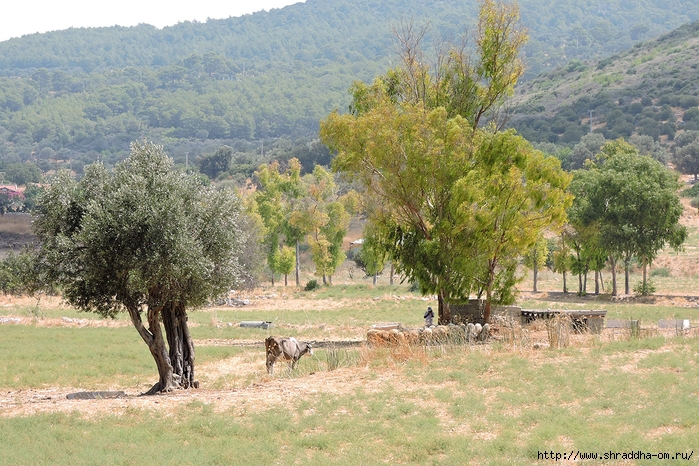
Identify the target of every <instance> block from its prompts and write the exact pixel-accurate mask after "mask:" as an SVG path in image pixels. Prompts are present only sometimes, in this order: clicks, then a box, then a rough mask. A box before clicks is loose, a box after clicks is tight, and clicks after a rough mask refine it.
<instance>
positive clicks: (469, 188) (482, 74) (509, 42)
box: [321, 0, 569, 323]
mask: <svg viewBox="0 0 699 466" xmlns="http://www.w3.org/2000/svg"><path fill="white" fill-rule="evenodd" d="M518 18H519V16H518V10H517V8H516V6H508V5H504V4H499V3H496V2H494V1H491V0H485V1H483V2H482V3H481V9H480V14H479V23H478V28H477V35H476V56H475V57H472V56H470V55H469V54H467V53H466V52H465V49H463V48H459V47H450V48H448V49H447V50H446V52H445V53H443V54H440V55H439V57H438V65H437V67H436V71H433V72H431V71H430V68H429V67H428V65H427V61H426V60H425V59H424V56H423V54H422V52H421V51H420V48H419V41H420V39H421V37H422V33H421V31H416V30H415V29H413V28H412V26H411V25H409V26H408V27H407V28H406V29H404V30H403V31H401V33H400V34H399V38H400V39H401V44H402V46H403V51H402V54H401V57H402V59H403V66H402V67H400V68H397V69H395V70H390V71H389V72H388V73H387V74H386V75H385V76H383V77H381V78H379V79H377V80H376V81H375V82H374V83H373V84H372V85H366V84H361V83H357V84H355V85H354V87H353V89H352V91H353V95H354V100H353V103H352V106H351V108H350V110H351V114H350V115H340V114H339V113H333V114H331V115H330V116H329V117H328V118H327V119H326V120H325V121H323V122H321V137H322V139H323V140H324V141H325V142H326V144H328V146H329V147H331V148H332V149H334V150H336V151H338V155H337V157H336V158H335V160H334V162H333V167H334V168H335V169H336V170H339V171H342V172H345V173H347V174H349V175H350V176H352V177H355V178H357V179H358V180H360V181H361V182H362V183H363V184H364V186H365V187H366V188H367V195H368V196H370V197H371V199H372V200H371V202H370V203H371V204H373V205H375V206H380V208H374V209H373V210H371V211H370V212H369V216H370V221H371V222H373V223H374V224H375V225H376V230H375V231H377V238H381V239H382V242H383V244H384V247H385V248H386V250H387V251H388V252H389V255H390V257H391V259H392V260H395V261H396V262H397V263H398V264H399V265H398V267H399V270H401V271H402V272H403V273H405V274H406V275H407V276H408V277H409V278H410V279H411V280H412V281H414V282H417V283H418V284H419V285H420V288H421V290H422V291H423V292H424V293H434V294H436V295H437V297H438V300H439V321H440V322H441V323H446V322H449V321H450V320H451V313H450V310H449V305H448V303H449V302H450V301H459V300H463V299H466V298H468V297H469V295H470V293H471V292H472V291H476V292H477V293H478V294H479V295H484V296H485V302H486V304H485V312H484V314H485V319H486V321H487V320H489V318H490V308H491V303H493V302H496V303H497V302H507V301H510V300H511V299H512V290H513V286H514V283H515V275H514V272H515V270H516V258H517V257H518V256H519V255H521V254H523V253H524V252H525V251H526V250H527V249H528V248H530V247H531V246H532V245H533V244H534V242H535V241H536V238H537V236H538V234H539V232H540V231H541V229H542V228H544V227H548V226H551V225H553V226H556V225H558V224H560V222H561V221H562V220H563V219H564V218H565V211H564V210H565V207H566V206H567V204H568V203H569V198H568V196H567V195H566V194H565V193H564V190H565V188H566V187H567V184H568V182H569V177H567V176H566V175H565V174H564V173H563V172H562V171H561V170H560V163H559V162H558V161H557V160H554V159H553V158H547V157H545V156H544V155H543V154H542V153H541V152H539V151H535V150H533V148H532V147H531V145H530V144H528V143H527V142H526V141H524V140H523V139H522V138H521V137H519V136H517V135H516V134H515V133H514V132H513V131H507V132H501V131H499V128H500V127H501V126H502V123H503V121H504V119H503V118H502V117H503V113H506V112H505V111H506V107H505V104H506V99H507V97H508V96H509V95H511V94H512V92H513V89H514V85H515V83H516V82H517V79H518V78H519V77H520V76H521V74H522V72H523V67H522V63H521V61H520V60H519V58H518V52H519V50H520V48H521V46H522V44H523V43H524V40H525V39H526V35H525V33H524V32H523V31H522V30H521V29H520V28H519V27H518V23H517V21H518Z"/></svg>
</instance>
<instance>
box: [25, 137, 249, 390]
mask: <svg viewBox="0 0 699 466" xmlns="http://www.w3.org/2000/svg"><path fill="white" fill-rule="evenodd" d="M35 215H36V219H35V222H34V226H35V231H36V234H37V237H38V239H39V241H40V249H39V251H38V257H37V260H38V261H40V263H41V265H42V267H43V268H44V270H45V271H46V273H47V276H48V279H49V281H50V282H52V283H55V284H57V285H59V286H60V289H61V291H62V294H63V298H64V299H65V300H66V301H67V302H68V303H70V304H71V305H73V306H76V307H77V308H79V309H80V310H83V311H89V312H95V313H98V314H100V315H102V316H105V317H114V316H116V315H117V314H118V313H120V312H122V311H125V312H127V313H128V314H129V316H130V318H131V322H132V323H133V325H134V327H135V328H136V330H137V331H138V334H139V335H140V336H141V338H142V339H143V341H144V342H145V343H146V345H147V346H148V349H149V350H150V352H151V355H152V356H153V358H154V360H155V363H156V366H157V369H158V374H159V376H160V378H159V380H158V382H157V383H156V384H154V385H153V387H152V388H151V389H150V390H149V391H148V392H147V394H155V393H158V392H163V391H170V390H172V389H177V388H190V387H197V386H198V382H197V381H196V380H195V376H194V360H195V354H194V345H193V342H192V338H191V336H190V333H189V328H188V325H187V310H188V309H191V308H192V307H197V306H201V305H203V304H205V303H206V302H208V301H209V300H210V299H211V298H212V297H216V296H218V295H220V294H221V293H222V292H224V291H226V290H228V289H230V287H232V286H235V285H236V283H237V281H238V279H239V277H241V275H242V270H241V265H240V262H239V255H240V251H241V250H242V249H243V247H244V243H245V241H246V238H245V235H244V233H243V230H241V228H240V225H241V223H242V215H243V214H242V207H241V202H240V200H239V199H238V198H237V196H236V195H234V194H233V193H232V192H230V191H226V190H216V189H214V188H210V187H205V186H202V184H201V182H200V181H198V179H197V178H196V177H194V176H192V175H189V174H187V173H185V172H183V171H177V170H174V169H173V162H172V160H171V159H170V158H169V157H167V155H166V154H165V153H164V152H163V149H162V147H161V146H156V145H153V144H150V143H146V142H143V143H134V144H132V146H131V155H130V157H129V158H128V159H127V160H125V161H124V162H122V163H120V164H118V165H117V166H116V167H115V168H114V170H113V171H108V170H107V169H106V168H105V167H104V166H103V165H101V164H99V163H97V164H92V165H90V166H88V167H86V168H85V176H84V177H83V178H82V179H81V180H80V181H76V180H75V179H73V178H72V177H71V176H70V174H69V173H68V172H67V171H62V172H59V173H58V174H57V176H56V178H55V179H54V180H53V182H52V183H51V184H50V185H49V186H47V187H46V189H45V191H44V193H43V194H42V195H41V196H40V198H39V200H38V203H37V207H36V209H35ZM163 329H164V332H163Z"/></svg>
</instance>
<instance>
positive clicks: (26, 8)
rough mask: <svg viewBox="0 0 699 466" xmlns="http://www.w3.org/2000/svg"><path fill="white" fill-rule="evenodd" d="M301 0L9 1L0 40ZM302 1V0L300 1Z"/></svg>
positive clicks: (162, 22)
mask: <svg viewBox="0 0 699 466" xmlns="http://www.w3.org/2000/svg"><path fill="white" fill-rule="evenodd" d="M301 1H302V0H169V1H164V0H118V1H106V2H101V1H95V0H10V1H7V2H3V3H5V5H3V6H2V8H0V42H1V41H4V40H7V39H10V38H12V37H20V36H23V35H25V34H33V33H35V32H48V31H56V30H61V29H68V28H70V27H102V26H114V25H118V26H135V25H137V24H140V23H147V24H152V25H153V26H156V27H159V28H162V27H164V26H172V25H173V24H177V23H178V22H183V21H193V20H197V21H201V22H204V21H206V20H207V19H208V18H212V19H221V18H228V17H229V16H242V15H244V14H248V13H254V12H256V11H261V10H266V11H269V10H271V9H272V8H282V7H284V6H286V5H291V4H294V3H300V2H301ZM304 1H305V0H304Z"/></svg>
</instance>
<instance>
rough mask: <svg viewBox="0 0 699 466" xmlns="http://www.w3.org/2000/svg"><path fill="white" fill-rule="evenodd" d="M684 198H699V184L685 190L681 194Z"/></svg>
mask: <svg viewBox="0 0 699 466" xmlns="http://www.w3.org/2000/svg"><path fill="white" fill-rule="evenodd" d="M680 194H681V195H682V197H697V196H699V184H695V185H694V186H692V187H691V188H689V189H685V190H684V191H682V192H681V193H680Z"/></svg>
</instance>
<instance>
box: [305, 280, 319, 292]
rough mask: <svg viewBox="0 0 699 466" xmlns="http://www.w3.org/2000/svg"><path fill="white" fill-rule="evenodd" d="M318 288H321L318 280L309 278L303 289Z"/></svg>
mask: <svg viewBox="0 0 699 466" xmlns="http://www.w3.org/2000/svg"><path fill="white" fill-rule="evenodd" d="M318 288H320V284H319V283H318V280H309V282H308V283H306V286H305V287H304V288H303V289H304V291H313V290H317V289H318Z"/></svg>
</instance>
